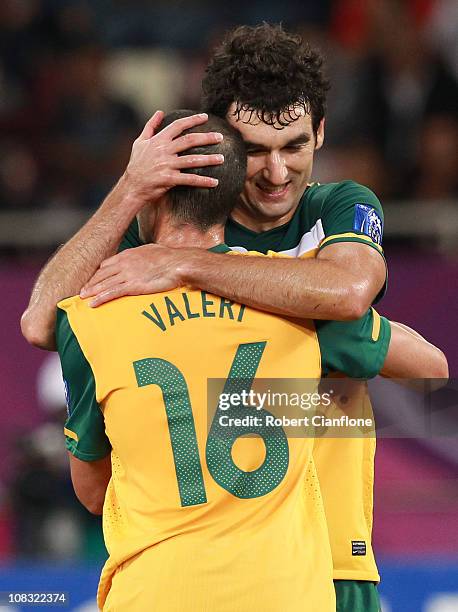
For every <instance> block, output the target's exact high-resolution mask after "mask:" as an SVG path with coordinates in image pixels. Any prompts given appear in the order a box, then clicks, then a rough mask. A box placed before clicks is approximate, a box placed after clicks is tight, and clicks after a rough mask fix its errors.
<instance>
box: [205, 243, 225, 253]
mask: <svg viewBox="0 0 458 612" xmlns="http://www.w3.org/2000/svg"><path fill="white" fill-rule="evenodd" d="M230 250H231V249H230V248H229V247H228V246H227V244H224V243H222V244H217V245H216V246H214V247H212V248H211V249H207V251H211V252H212V253H228V252H229V251H230Z"/></svg>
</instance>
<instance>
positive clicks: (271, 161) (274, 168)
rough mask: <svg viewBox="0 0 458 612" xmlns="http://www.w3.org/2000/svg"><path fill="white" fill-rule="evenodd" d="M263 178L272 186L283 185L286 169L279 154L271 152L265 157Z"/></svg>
mask: <svg viewBox="0 0 458 612" xmlns="http://www.w3.org/2000/svg"><path fill="white" fill-rule="evenodd" d="M263 176H264V178H265V179H266V180H268V181H269V182H270V183H271V184H272V185H283V183H284V182H285V181H286V177H287V176H288V168H287V167H286V161H285V159H284V158H283V156H282V155H281V153H279V152H277V151H271V152H270V153H269V154H268V155H266V158H265V165H264V169H263Z"/></svg>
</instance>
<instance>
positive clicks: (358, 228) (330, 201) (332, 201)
mask: <svg viewBox="0 0 458 612" xmlns="http://www.w3.org/2000/svg"><path fill="white" fill-rule="evenodd" d="M323 187H325V188H326V190H325V191H324V192H323V193H321V186H318V187H317V188H316V189H315V190H314V191H312V192H311V193H310V198H311V201H310V205H311V208H312V209H313V208H318V207H319V208H320V212H319V216H320V218H321V222H322V224H323V231H324V235H325V240H324V241H323V242H322V244H321V247H320V248H323V247H324V246H327V245H328V244H332V243H334V242H351V241H353V242H354V241H358V242H364V243H365V244H368V245H370V246H372V247H373V248H375V249H377V250H379V251H380V252H381V248H380V247H381V244H382V238H383V221H384V218H383V209H382V206H381V204H380V201H379V199H378V198H377V196H376V195H375V194H374V193H373V192H372V191H371V190H370V189H368V188H367V187H365V186H364V185H360V184H358V183H355V182H354V181H342V182H340V183H334V184H331V185H325V186H323ZM330 187H332V188H330ZM323 196H324V197H323ZM314 200H318V201H317V202H314ZM315 214H318V212H316V213H315Z"/></svg>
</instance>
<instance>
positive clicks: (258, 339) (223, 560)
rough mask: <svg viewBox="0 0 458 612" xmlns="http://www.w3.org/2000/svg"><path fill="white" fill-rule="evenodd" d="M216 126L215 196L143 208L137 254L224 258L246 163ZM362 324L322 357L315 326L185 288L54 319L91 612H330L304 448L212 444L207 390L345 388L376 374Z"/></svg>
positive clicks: (64, 306) (377, 360)
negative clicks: (265, 384)
mask: <svg viewBox="0 0 458 612" xmlns="http://www.w3.org/2000/svg"><path fill="white" fill-rule="evenodd" d="M218 127H219V129H221V130H223V129H226V139H225V144H224V154H225V156H226V166H225V168H224V173H223V174H221V175H220V176H219V180H220V185H219V187H218V188H217V189H216V190H215V191H213V192H211V191H210V192H208V191H202V192H198V193H196V192H192V191H191V193H189V191H190V190H187V191H186V190H185V191H183V190H176V191H174V192H171V194H170V197H167V198H163V200H162V201H161V203H160V204H159V205H158V206H156V207H150V208H149V209H145V211H144V213H143V215H142V216H141V218H140V226H141V227H142V229H143V232H144V238H145V239H151V238H154V239H155V240H156V241H158V242H160V243H163V244H167V243H169V244H170V243H173V244H174V245H175V246H176V245H186V246H191V245H192V246H194V247H199V248H211V249H212V250H227V249H225V247H221V246H219V244H220V243H221V242H222V240H223V233H222V232H223V226H222V224H223V222H224V217H225V215H226V216H227V214H228V212H229V210H230V208H231V205H232V203H233V202H234V200H235V197H234V195H233V193H232V194H231V189H240V183H239V184H238V183H237V180H238V179H237V176H238V175H242V178H241V179H240V180H241V181H242V182H243V173H244V167H243V162H242V159H243V149H242V150H241V149H240V147H239V145H240V141H239V140H238V138H237V137H236V136H235V135H234V134H232V133H231V131H230V128H228V127H226V128H223V126H218ZM237 142H238V143H239V144H238V145H237ZM231 147H232V148H233V149H234V150H232V148H231ZM237 147H239V148H237ZM225 173H227V174H228V176H229V184H227V183H225V182H224V174H225ZM236 193H237V192H236ZM210 194H211V197H210ZM187 196H188V197H187ZM189 196H191V197H190V198H189ZM209 197H210V199H209ZM183 200H184V202H185V203H186V206H184V205H183ZM212 202H213V203H214V204H215V208H213V207H211V206H210V204H211V203H212ZM216 204H219V206H216ZM151 227H154V236H152V235H148V233H149V232H150V228H151ZM366 319H367V320H365V321H362V322H359V321H358V322H352V323H349V324H348V328H347V329H348V334H347V335H345V333H344V332H343V333H342V337H341V339H340V341H339V339H338V338H337V339H336V346H335V347H327V346H326V345H322V346H321V350H320V345H319V342H318V338H317V335H316V333H315V330H314V326H313V324H311V323H310V322H306V321H304V322H302V323H298V322H297V321H294V322H290V321H288V320H284V319H282V318H279V317H277V316H274V315H270V314H267V313H260V312H257V311H255V310H252V309H250V308H245V307H244V306H241V305H237V304H233V303H231V302H229V301H228V300H225V299H223V298H219V297H217V296H212V295H210V294H207V293H205V292H201V291H197V290H192V289H189V288H181V289H176V290H172V291H168V292H166V293H159V294H157V295H154V296H151V295H149V296H135V297H127V298H123V299H121V300H118V301H115V302H111V303H109V304H107V305H105V306H103V307H102V308H100V309H92V308H90V307H89V305H88V303H87V302H85V301H83V300H81V299H80V298H78V297H77V298H70V299H67V300H64V301H63V302H61V303H60V304H59V315H58V324H57V333H56V337H57V341H58V348H59V352H60V355H61V359H62V365H63V372H64V377H65V379H66V384H67V391H68V403H69V411H70V415H69V419H68V421H67V424H66V432H65V433H66V436H67V447H68V448H69V451H70V453H71V454H72V458H71V467H72V477H73V481H74V486H75V490H76V492H77V495H78V496H79V497H80V499H81V500H82V501H83V503H85V505H86V506H88V507H89V508H91V509H92V510H94V511H97V510H99V505H100V500H101V499H103V498H105V501H104V510H103V514H104V533H105V538H106V543H107V548H108V550H109V553H110V558H109V560H108V562H107V564H106V566H105V569H104V572H103V575H102V579H101V582H100V588H99V604H100V606H104V609H106V610H127V611H128V610H139V611H143V610H148V609H154V610H157V611H161V610H167V611H169V610H171V611H173V610H185V609H186V610H196V611H199V612H203V611H205V610H209V611H210V610H211V611H212V612H213V611H215V612H222V611H224V610H240V611H245V610H259V611H261V610H262V611H269V610H271V611H272V612H274V611H277V610H285V609H287V610H291V611H294V610H320V611H321V610H322V611H324V612H326V611H328V610H329V611H330V610H334V609H335V600H334V591H333V587H332V560H331V555H330V547H329V541H328V536H327V530H326V525H325V521H324V513H323V508H322V504H321V496H320V493H319V487H318V482H317V479H316V474H315V470H314V463H313V458H312V447H313V442H312V440H311V439H298V438H292V439H289V440H288V439H286V436H285V434H284V431H283V430H282V428H281V427H275V428H273V429H271V430H270V431H268V432H266V430H265V429H263V428H262V427H261V426H259V425H255V426H254V427H253V430H252V431H253V432H254V433H257V434H258V437H257V438H252V439H246V438H242V439H241V438H240V436H241V433H240V431H237V430H235V431H229V433H228V434H227V433H226V434H224V432H222V431H221V426H220V425H219V424H218V422H216V423H215V422H213V424H212V426H211V428H210V431H208V427H207V406H206V391H207V386H206V385H207V378H224V379H226V383H225V384H224V388H223V389H222V390H223V391H227V390H229V389H232V388H233V385H236V384H237V380H238V379H240V377H243V379H244V380H245V383H244V384H246V379H249V380H251V379H253V378H254V377H255V376H257V377H261V378H271V377H276V378H289V377H296V378H310V379H317V378H319V377H320V373H321V369H322V367H324V368H327V369H330V370H332V369H336V367H337V364H339V365H340V366H341V367H340V369H343V370H344V371H345V372H346V373H347V374H349V375H352V374H354V372H355V370H356V369H358V374H360V373H363V375H364V374H367V375H369V373H370V375H373V374H375V373H376V372H377V371H378V370H379V369H380V367H381V366H382V363H383V361H384V358H385V356H386V352H387V349H388V341H389V338H390V326H389V323H388V322H387V321H386V319H384V318H381V319H378V318H377V317H376V315H375V314H374V313H372V312H370V313H368V315H367V317H366ZM375 323H376V324H377V325H378V329H377V332H376V333H375V334H374V329H375V325H374V324H375ZM346 356H347V357H348V359H347V367H345V357H346ZM342 366H343V367H342ZM244 433H245V432H244ZM108 483H109V484H108ZM304 483H305V486H304ZM107 485H108V489H107V492H106V495H105V490H106V488H107Z"/></svg>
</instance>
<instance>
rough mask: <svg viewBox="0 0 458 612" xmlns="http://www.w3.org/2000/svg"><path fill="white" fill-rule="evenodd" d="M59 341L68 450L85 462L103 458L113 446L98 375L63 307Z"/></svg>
mask: <svg viewBox="0 0 458 612" xmlns="http://www.w3.org/2000/svg"><path fill="white" fill-rule="evenodd" d="M56 340H57V350H58V352H59V357H60V362H61V365H62V374H63V377H64V383H65V390H66V395H67V412H68V418H67V421H66V423H65V441H66V446H67V449H68V450H69V451H70V452H71V453H72V454H73V455H74V456H75V457H77V458H78V459H81V460H82V461H96V460H97V459H103V457H106V456H107V455H108V454H109V453H110V452H111V445H110V441H109V440H108V438H107V435H106V433H105V422H104V419H103V414H102V411H101V410H100V406H99V405H98V403H97V401H96V397H95V379H94V374H93V372H92V369H91V366H90V365H89V363H88V361H87V359H86V358H85V356H84V354H83V352H82V350H81V347H80V345H79V343H78V340H77V338H76V336H75V334H74V333H73V330H72V328H71V327H70V323H69V321H68V317H67V314H66V312H64V311H63V310H61V309H60V308H58V309H57V322H56Z"/></svg>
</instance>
